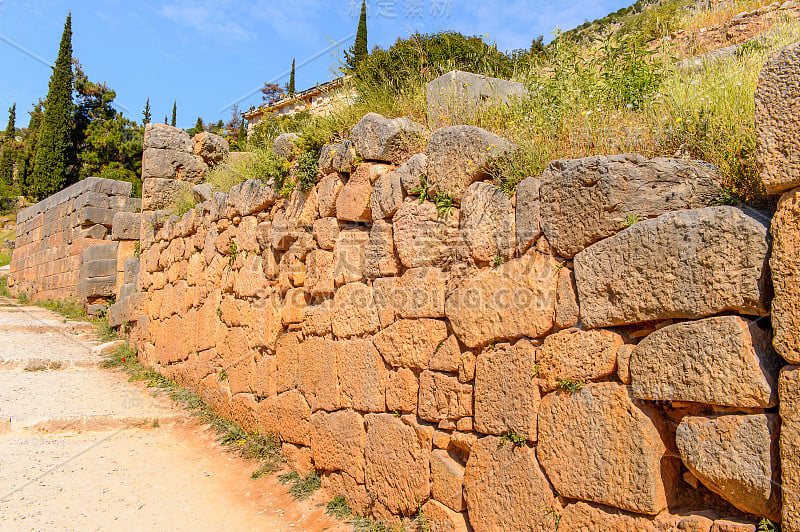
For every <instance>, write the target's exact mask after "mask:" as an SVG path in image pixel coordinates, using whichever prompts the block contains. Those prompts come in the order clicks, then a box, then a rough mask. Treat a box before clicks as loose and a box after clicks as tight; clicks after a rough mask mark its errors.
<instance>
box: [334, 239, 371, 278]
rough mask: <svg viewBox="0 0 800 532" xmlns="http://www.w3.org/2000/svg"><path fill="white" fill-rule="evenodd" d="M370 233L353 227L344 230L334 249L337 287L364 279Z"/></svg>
mask: <svg viewBox="0 0 800 532" xmlns="http://www.w3.org/2000/svg"><path fill="white" fill-rule="evenodd" d="M368 241H369V232H368V231H366V230H365V229H362V228H358V227H353V228H348V229H342V230H341V231H340V232H339V235H338V237H337V238H336V244H335V246H334V248H333V255H334V266H333V278H334V281H335V282H336V284H337V285H342V284H346V283H352V282H355V281H360V280H361V279H362V278H363V277H364V266H365V264H364V260H365V252H366V246H367V242H368Z"/></svg>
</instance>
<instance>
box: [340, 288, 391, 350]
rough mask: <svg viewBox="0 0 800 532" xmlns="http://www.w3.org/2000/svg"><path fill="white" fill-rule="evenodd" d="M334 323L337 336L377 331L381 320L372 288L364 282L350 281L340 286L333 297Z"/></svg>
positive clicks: (347, 336) (342, 336) (343, 336)
mask: <svg viewBox="0 0 800 532" xmlns="http://www.w3.org/2000/svg"><path fill="white" fill-rule="evenodd" d="M332 325H333V334H334V335H336V337H337V338H349V337H351V336H361V335H363V334H372V333H374V332H377V330H378V328H379V327H380V320H379V318H378V309H377V307H376V306H375V300H374V298H373V296H372V288H370V287H368V286H367V285H365V284H363V283H350V284H347V285H345V286H343V287H341V288H339V290H337V291H336V295H335V296H334V298H333V323H332Z"/></svg>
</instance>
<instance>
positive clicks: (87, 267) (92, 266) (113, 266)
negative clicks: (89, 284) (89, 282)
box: [79, 258, 117, 279]
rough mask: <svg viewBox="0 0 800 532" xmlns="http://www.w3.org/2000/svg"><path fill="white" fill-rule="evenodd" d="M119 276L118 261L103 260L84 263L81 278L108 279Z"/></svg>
mask: <svg viewBox="0 0 800 532" xmlns="http://www.w3.org/2000/svg"><path fill="white" fill-rule="evenodd" d="M116 274H117V259H116V258H114V259H103V260H90V261H84V263H83V265H82V266H81V270H80V274H79V277H80V278H81V279H91V278H93V277H108V276H109V275H116Z"/></svg>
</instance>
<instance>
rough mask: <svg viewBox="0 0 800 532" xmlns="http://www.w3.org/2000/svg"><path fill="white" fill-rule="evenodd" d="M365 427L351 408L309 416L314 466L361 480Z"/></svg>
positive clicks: (362, 480)
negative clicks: (341, 472) (342, 472)
mask: <svg viewBox="0 0 800 532" xmlns="http://www.w3.org/2000/svg"><path fill="white" fill-rule="evenodd" d="M366 444H367V431H366V429H365V428H364V418H363V417H361V415H360V414H359V413H358V412H355V411H353V410H340V411H338V412H333V413H331V414H329V413H327V412H315V413H314V414H312V416H311V454H312V455H313V457H314V466H315V467H316V468H317V469H321V470H323V471H344V472H345V473H347V474H348V475H350V476H351V477H353V479H354V480H355V481H356V482H358V483H359V484H363V483H364V448H365V446H366Z"/></svg>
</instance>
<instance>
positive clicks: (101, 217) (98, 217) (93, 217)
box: [72, 207, 114, 227]
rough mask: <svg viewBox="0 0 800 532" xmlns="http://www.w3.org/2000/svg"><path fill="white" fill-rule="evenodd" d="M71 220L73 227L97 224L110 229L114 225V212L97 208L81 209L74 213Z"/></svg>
mask: <svg viewBox="0 0 800 532" xmlns="http://www.w3.org/2000/svg"><path fill="white" fill-rule="evenodd" d="M72 218H73V219H72V225H73V226H76V225H95V224H98V225H105V226H106V227H112V226H113V224H114V211H112V210H111V209H100V208H97V207H83V208H82V209H80V210H78V211H75V214H74V215H73V217H72Z"/></svg>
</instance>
